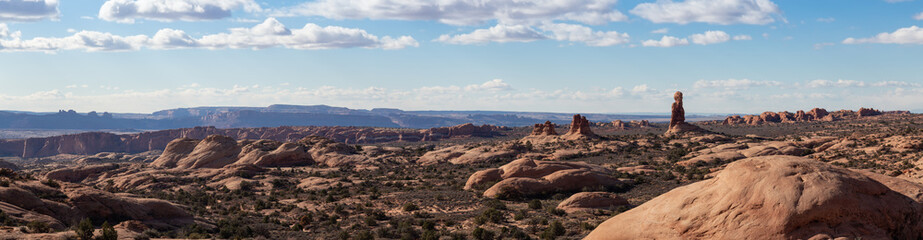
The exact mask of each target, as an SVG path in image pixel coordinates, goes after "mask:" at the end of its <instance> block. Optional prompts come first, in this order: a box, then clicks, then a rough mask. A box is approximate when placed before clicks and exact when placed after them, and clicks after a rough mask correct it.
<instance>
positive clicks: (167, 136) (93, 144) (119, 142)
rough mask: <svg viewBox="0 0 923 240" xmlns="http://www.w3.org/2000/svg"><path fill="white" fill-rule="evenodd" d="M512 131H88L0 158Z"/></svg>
mask: <svg viewBox="0 0 923 240" xmlns="http://www.w3.org/2000/svg"><path fill="white" fill-rule="evenodd" d="M508 130H510V128H507V127H497V126H491V125H481V126H475V125H473V124H461V125H457V126H452V127H440V128H430V129H422V130H417V129H397V128H370V127H316V126H307V127H271V128H268V127H267V128H215V127H195V128H183V129H173V130H161V131H153V132H143V133H136V134H121V135H120V134H112V133H105V132H88V133H79V134H70V135H63V136H55V137H45V138H29V139H13V140H0V155H5V156H17V157H22V158H36V157H48V156H54V155H58V154H81V155H92V154H97V153H101V152H124V153H140V152H147V151H155V150H163V149H164V148H165V147H166V146H167V143H169V142H170V141H172V140H173V139H177V138H199V139H201V138H205V137H206V136H209V135H223V136H228V137H231V138H234V139H241V140H242V139H251V140H259V139H266V140H275V141H297V140H299V139H301V138H304V137H307V136H322V137H326V138H329V139H332V140H334V141H337V142H342V143H349V144H371V143H382V142H424V141H437V140H443V139H450V138H469V137H495V136H501V135H504V134H505V132H506V131H508Z"/></svg>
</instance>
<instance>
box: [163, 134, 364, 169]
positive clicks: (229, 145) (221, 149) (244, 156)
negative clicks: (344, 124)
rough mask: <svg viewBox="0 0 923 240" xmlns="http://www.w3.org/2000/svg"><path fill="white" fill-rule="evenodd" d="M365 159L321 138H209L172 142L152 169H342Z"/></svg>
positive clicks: (344, 146) (213, 136)
mask: <svg viewBox="0 0 923 240" xmlns="http://www.w3.org/2000/svg"><path fill="white" fill-rule="evenodd" d="M366 159H367V158H366V157H365V156H362V155H358V154H357V152H356V148H355V147H351V146H349V145H346V144H343V143H338V142H334V141H333V140H330V139H327V138H324V137H305V138H303V139H301V140H299V141H298V142H288V143H283V142H278V141H273V140H257V141H253V140H241V141H235V140H234V139H233V138H230V137H226V136H221V135H212V136H208V137H206V138H205V139H203V140H192V139H187V138H180V139H176V140H174V141H171V142H170V144H169V145H167V147H166V149H165V150H164V152H163V154H161V156H160V157H159V158H157V159H155V160H154V162H152V163H151V165H152V166H154V167H158V168H175V169H202V168H226V167H234V166H247V165H252V166H256V167H290V166H303V165H310V164H314V163H320V164H325V165H327V166H342V165H344V164H348V163H355V162H361V161H364V160H366Z"/></svg>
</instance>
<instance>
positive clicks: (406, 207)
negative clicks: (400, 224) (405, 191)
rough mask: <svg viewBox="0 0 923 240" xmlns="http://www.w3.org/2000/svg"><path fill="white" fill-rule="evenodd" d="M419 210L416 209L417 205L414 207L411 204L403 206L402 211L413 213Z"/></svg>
mask: <svg viewBox="0 0 923 240" xmlns="http://www.w3.org/2000/svg"><path fill="white" fill-rule="evenodd" d="M419 209H420V207H417V205H415V204H413V203H407V204H404V211H405V212H413V211H416V210H419Z"/></svg>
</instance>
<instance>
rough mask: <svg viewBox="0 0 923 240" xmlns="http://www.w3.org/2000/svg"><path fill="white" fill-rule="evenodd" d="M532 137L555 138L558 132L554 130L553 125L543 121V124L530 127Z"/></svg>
mask: <svg viewBox="0 0 923 240" xmlns="http://www.w3.org/2000/svg"><path fill="white" fill-rule="evenodd" d="M531 135H532V136H555V135H558V132H557V131H555V130H554V123H551V121H545V124H541V123H536V124H535V126H533V127H532V134H531Z"/></svg>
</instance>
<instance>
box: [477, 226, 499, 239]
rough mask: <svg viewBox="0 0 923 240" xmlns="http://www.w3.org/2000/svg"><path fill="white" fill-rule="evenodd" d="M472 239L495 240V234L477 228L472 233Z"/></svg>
mask: <svg viewBox="0 0 923 240" xmlns="http://www.w3.org/2000/svg"><path fill="white" fill-rule="evenodd" d="M471 237H473V238H474V239H476V240H493V239H494V233H493V232H491V231H489V230H486V229H483V228H480V227H477V228H474V230H473V231H471Z"/></svg>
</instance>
